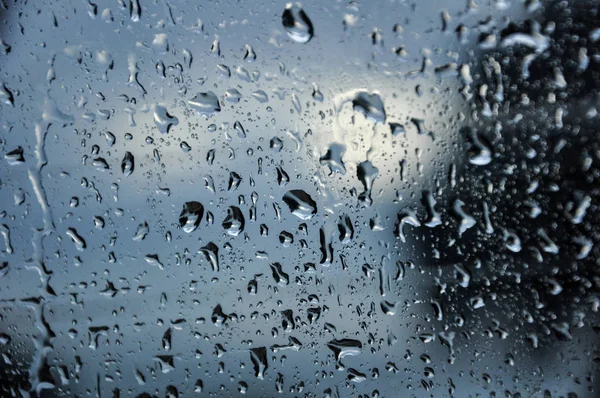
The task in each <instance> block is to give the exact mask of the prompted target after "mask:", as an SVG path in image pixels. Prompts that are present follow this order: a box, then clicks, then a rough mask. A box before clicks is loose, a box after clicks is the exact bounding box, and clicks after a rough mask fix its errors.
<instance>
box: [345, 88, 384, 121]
mask: <svg viewBox="0 0 600 398" xmlns="http://www.w3.org/2000/svg"><path fill="white" fill-rule="evenodd" d="M352 109H354V110H355V111H356V112H360V113H362V114H363V115H365V117H366V118H367V119H369V120H371V121H373V122H375V123H385V118H386V116H385V107H384V105H383V101H382V100H381V97H380V96H379V94H376V93H373V94H369V93H368V92H366V91H359V92H358V93H356V96H355V97H354V99H353V100H352Z"/></svg>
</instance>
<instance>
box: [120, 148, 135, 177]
mask: <svg viewBox="0 0 600 398" xmlns="http://www.w3.org/2000/svg"><path fill="white" fill-rule="evenodd" d="M134 168H135V163H134V158H133V155H132V154H131V152H129V151H127V152H125V155H124V156H123V160H122V161H121V171H122V172H123V175H124V176H125V177H127V176H129V175H131V173H133V170H134Z"/></svg>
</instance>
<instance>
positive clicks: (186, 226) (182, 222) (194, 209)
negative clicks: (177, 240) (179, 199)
mask: <svg viewBox="0 0 600 398" xmlns="http://www.w3.org/2000/svg"><path fill="white" fill-rule="evenodd" d="M203 215H204V206H202V203H200V202H186V203H185V204H184V205H183V210H181V214H179V226H180V227H181V228H183V230H184V231H185V232H187V233H188V234H189V233H191V232H194V231H195V230H196V229H197V228H198V226H199V225H200V221H202V216H203Z"/></svg>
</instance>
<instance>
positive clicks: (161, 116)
mask: <svg viewBox="0 0 600 398" xmlns="http://www.w3.org/2000/svg"><path fill="white" fill-rule="evenodd" d="M153 117H154V123H155V124H156V127H157V128H158V131H159V132H160V133H161V134H167V133H168V132H169V130H171V127H172V126H177V125H178V124H179V119H178V118H176V117H175V116H172V115H171V114H170V113H169V112H168V111H167V108H166V107H164V106H162V105H155V106H154V109H153Z"/></svg>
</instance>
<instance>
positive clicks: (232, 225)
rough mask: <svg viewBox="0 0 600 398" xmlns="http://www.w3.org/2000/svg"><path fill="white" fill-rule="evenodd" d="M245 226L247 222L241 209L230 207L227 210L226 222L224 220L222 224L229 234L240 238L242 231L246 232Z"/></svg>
mask: <svg viewBox="0 0 600 398" xmlns="http://www.w3.org/2000/svg"><path fill="white" fill-rule="evenodd" d="M245 224H246V221H245V219H244V215H243V214H242V211H241V210H240V208H239V207H236V206H229V208H228V209H227V217H225V220H223V224H222V225H223V228H225V230H226V231H227V233H228V234H229V235H231V236H238V235H239V234H240V233H241V232H242V231H244V225H245Z"/></svg>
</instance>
